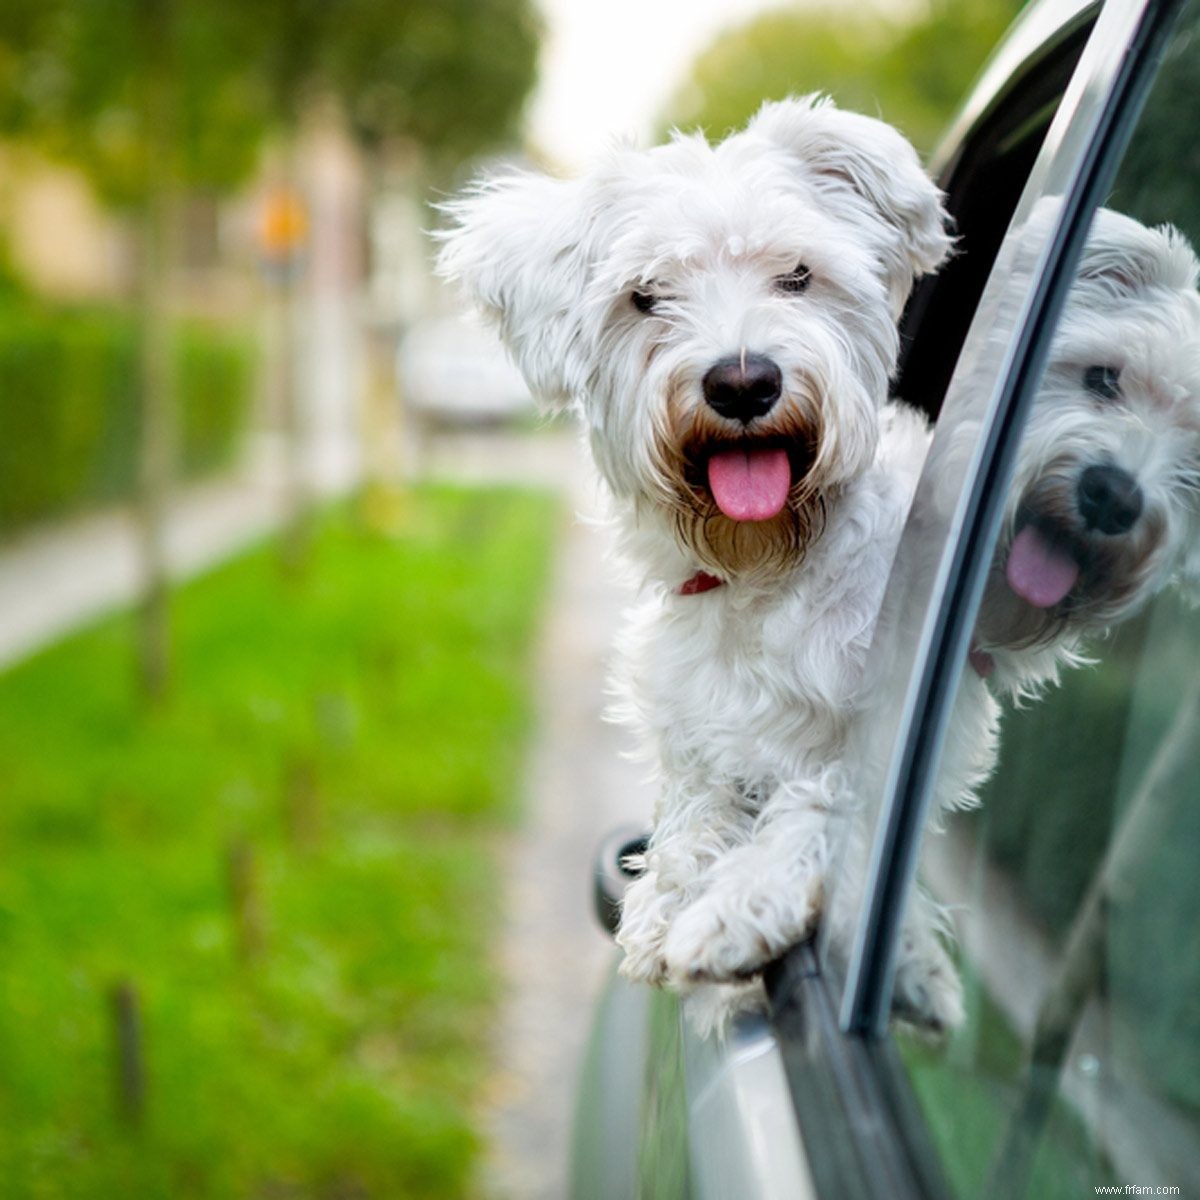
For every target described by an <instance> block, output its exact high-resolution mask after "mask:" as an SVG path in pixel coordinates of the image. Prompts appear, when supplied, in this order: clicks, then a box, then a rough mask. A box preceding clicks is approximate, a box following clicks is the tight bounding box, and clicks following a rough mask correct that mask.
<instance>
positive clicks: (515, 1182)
mask: <svg viewBox="0 0 1200 1200" xmlns="http://www.w3.org/2000/svg"><path fill="white" fill-rule="evenodd" d="M427 466H428V469H429V471H430V473H431V474H432V475H435V476H442V477H454V478H457V479H464V478H467V479H473V480H479V481H483V480H504V481H512V482H521V483H525V484H535V485H536V484H540V485H542V486H550V487H554V488H556V489H557V490H559V491H560V492H561V493H562V495H563V498H564V504H565V507H566V509H567V512H566V513H564V518H563V536H562V541H561V542H560V550H559V554H558V557H557V560H556V564H555V571H554V576H553V582H552V586H551V594H550V597H549V603H548V606H547V613H546V620H545V623H544V625H543V631H542V639H541V646H540V649H539V655H538V661H537V672H538V673H537V678H538V696H537V705H538V723H537V735H536V739H535V742H534V745H533V746H532V747H531V751H530V757H529V765H528V768H527V780H528V784H527V788H526V794H525V826H524V829H523V830H522V831H521V833H520V834H519V835H517V836H516V837H514V838H513V839H512V840H511V842H510V844H509V845H508V847H507V849H506V855H507V859H506V864H505V865H506V881H507V888H506V912H507V915H508V921H507V929H506V933H505V937H504V940H503V944H502V945H501V946H500V948H499V951H500V962H501V965H502V967H503V969H504V973H505V978H506V979H507V981H508V994H507V996H506V999H505V1001H504V1005H503V1009H502V1011H501V1013H500V1021H499V1025H498V1027H497V1030H496V1035H495V1041H494V1043H493V1046H494V1054H495V1059H494V1066H495V1071H494V1074H493V1077H492V1080H491V1086H490V1087H489V1089H488V1096H487V1101H486V1105H485V1111H484V1113H483V1119H484V1127H485V1132H486V1134H487V1136H488V1150H487V1154H486V1157H485V1160H484V1162H483V1164H482V1170H481V1179H480V1184H481V1189H482V1192H483V1194H484V1195H485V1196H487V1197H489V1198H491V1200H562V1197H564V1196H565V1195H567V1182H568V1178H567V1172H568V1158H569V1152H570V1135H571V1124H572V1120H573V1117H574V1107H575V1090H576V1086H577V1083H578V1072H579V1066H580V1063H581V1060H582V1057H583V1050H584V1045H585V1042H586V1040H587V1035H588V1031H589V1027H590V1024H591V1019H592V1014H593V1011H594V1008H595V1002H596V999H597V997H598V995H599V992H600V988H601V985H602V983H603V980H604V977H605V974H606V972H607V970H608V969H609V968H610V966H611V965H612V963H613V962H614V960H615V957H616V951H615V948H614V947H613V944H612V943H611V942H610V941H609V940H608V938H607V937H605V936H604V935H603V934H602V933H601V932H600V928H599V926H598V925H597V924H596V923H595V921H594V920H593V918H592V906H591V886H592V855H593V853H594V851H595V849H596V846H597V844H598V843H599V841H600V839H601V838H602V837H603V836H604V835H605V834H607V833H609V832H611V831H612V829H613V828H615V827H616V826H617V825H620V824H629V823H634V824H639V825H647V824H648V823H649V821H650V814H651V808H652V803H653V796H652V789H651V788H650V787H649V786H648V785H647V784H646V783H645V782H644V776H645V767H644V766H642V765H640V764H633V763H630V762H629V761H628V760H627V759H625V758H624V757H622V751H623V750H626V749H628V747H629V745H630V742H629V738H628V735H627V734H626V733H625V731H624V730H621V729H618V728H616V727H614V726H613V725H610V724H608V723H607V722H605V721H604V720H603V716H602V711H603V708H604V703H605V693H604V679H605V675H606V673H607V667H608V663H609V661H610V659H611V655H612V644H613V639H614V636H615V634H616V630H617V628H618V626H619V624H620V618H621V612H622V610H623V608H624V607H625V604H626V602H627V601H628V600H629V598H630V597H629V596H628V594H627V593H626V592H625V591H624V590H623V589H622V587H621V586H620V585H618V584H617V583H616V582H615V581H614V579H613V572H612V570H611V568H610V567H609V566H608V565H607V563H606V561H605V549H606V541H607V534H606V532H605V530H604V529H603V528H602V527H600V526H598V525H597V524H595V522H594V521H592V520H590V518H593V517H595V516H596V515H597V508H598V505H597V498H598V495H599V492H598V487H599V485H598V483H597V481H596V478H595V474H594V472H593V470H592V468H591V466H590V464H589V463H587V462H586V456H585V454H584V452H583V450H582V448H581V447H580V446H579V445H578V438H577V435H576V434H575V432H574V431H573V430H571V431H553V432H551V431H547V432H542V433H538V434H534V435H532V436H531V435H514V436H512V437H507V436H503V435H502V436H501V437H499V438H497V437H495V436H492V435H489V436H485V437H481V436H478V435H473V436H472V435H468V436H459V437H451V438H444V439H439V441H438V443H437V444H436V445H435V446H432V447H431V453H430V456H429V458H428V459H427ZM577 514H578V515H577Z"/></svg>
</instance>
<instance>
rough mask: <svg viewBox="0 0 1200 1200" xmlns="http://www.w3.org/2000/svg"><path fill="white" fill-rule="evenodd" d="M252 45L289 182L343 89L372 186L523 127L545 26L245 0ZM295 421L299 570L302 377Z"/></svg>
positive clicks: (289, 419) (291, 414)
mask: <svg viewBox="0 0 1200 1200" xmlns="http://www.w3.org/2000/svg"><path fill="white" fill-rule="evenodd" d="M238 12H239V19H240V20H241V21H242V22H243V24H244V30H245V35H246V40H247V44H251V45H254V46H255V47H256V49H255V51H254V54H253V57H254V58H255V60H256V64H257V69H256V73H257V75H258V78H260V79H261V80H263V81H264V83H265V86H266V89H267V96H268V101H269V105H270V111H271V116H272V119H273V121H274V123H275V125H276V127H277V129H278V131H279V134H280V140H281V164H282V175H283V181H282V182H283V188H284V190H285V191H286V192H288V193H290V194H292V195H299V194H300V188H299V183H298V180H297V177H296V155H295V141H296V137H297V135H298V133H299V130H300V127H301V123H302V121H303V119H304V116H305V113H306V112H307V111H308V110H309V108H310V106H311V105H312V104H313V103H314V102H315V101H317V100H320V99H321V98H324V97H332V98H333V99H334V100H335V101H336V102H337V103H338V105H339V106H340V108H341V110H342V111H343V113H344V114H345V116H346V117H347V119H348V122H349V125H350V128H351V130H352V131H353V133H354V134H355V136H356V139H357V141H358V143H359V145H360V146H361V148H362V149H363V151H364V152H365V155H366V163H367V169H368V186H369V187H371V188H378V187H379V186H380V185H381V181H382V179H383V178H384V176H385V174H386V164H387V163H388V161H389V159H393V158H395V157H397V156H398V157H400V158H402V159H404V160H405V161H406V162H409V163H411V162H412V160H413V159H414V158H416V159H419V160H422V161H423V162H424V163H426V164H427V165H429V166H432V167H433V169H435V170H437V169H439V168H444V166H445V165H446V164H447V163H449V162H454V161H457V160H460V159H462V158H464V157H468V156H470V155H473V154H476V153H479V152H480V151H482V150H484V149H486V148H488V147H490V146H493V145H495V144H496V143H498V142H502V141H503V140H504V139H506V138H508V137H511V136H513V135H515V132H516V128H517V123H518V120H519V117H520V114H521V111H522V108H523V106H524V101H525V98H526V96H527V95H528V93H529V91H530V89H531V87H532V85H533V82H534V79H535V76H536V67H537V51H538V45H539V40H540V35H541V27H540V23H539V21H538V18H537V14H536V10H535V9H534V7H533V5H532V3H531V0H340V2H339V3H337V4H331V3H329V2H328V0H243V2H242V3H241V4H240V5H239V6H238ZM293 295H294V279H293V278H292V277H291V276H285V277H284V278H283V279H282V280H281V291H280V295H279V303H278V306H277V309H278V311H277V320H278V323H279V325H280V340H281V341H282V342H283V343H284V344H285V345H287V344H289V343H290V342H291V341H292V340H293V339H294V338H295V336H296V334H295V330H296V314H295V305H294V300H293ZM282 395H283V401H284V408H285V423H286V424H287V426H288V428H289V429H290V430H291V431H292V433H293V437H292V438H290V439H289V441H290V442H291V444H292V454H291V455H290V458H291V460H292V466H291V469H290V470H289V475H290V478H291V485H290V491H291V493H292V499H291V504H290V505H289V508H290V515H289V520H288V526H287V529H286V531H285V536H284V539H283V555H284V565H285V567H286V568H287V569H289V570H290V571H291V572H293V573H294V572H296V571H297V570H299V569H300V568H301V567H302V565H303V563H304V561H305V559H306V557H307V545H308V542H309V537H310V518H309V508H310V505H309V503H308V500H307V497H306V495H305V493H304V484H303V473H302V470H301V468H300V456H299V453H298V450H299V446H298V437H299V434H300V418H299V414H298V412H297V411H296V396H295V389H294V387H292V386H290V385H289V383H288V382H287V381H285V383H284V386H283V388H282Z"/></svg>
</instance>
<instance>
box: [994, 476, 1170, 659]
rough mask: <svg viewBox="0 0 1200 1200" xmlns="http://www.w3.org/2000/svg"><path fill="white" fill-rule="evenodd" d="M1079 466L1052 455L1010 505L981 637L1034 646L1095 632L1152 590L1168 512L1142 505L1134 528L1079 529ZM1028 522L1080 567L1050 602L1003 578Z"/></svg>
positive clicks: (1163, 546)
mask: <svg viewBox="0 0 1200 1200" xmlns="http://www.w3.org/2000/svg"><path fill="white" fill-rule="evenodd" d="M1080 469H1081V467H1080V463H1079V461H1078V460H1077V459H1075V458H1072V457H1063V458H1059V459H1056V460H1055V461H1054V462H1053V463H1052V464H1051V465H1050V466H1048V467H1047V468H1046V469H1045V470H1044V471H1043V472H1042V473H1041V474H1040V475H1039V476H1038V478H1037V479H1036V480H1034V481H1033V482H1032V483H1031V484H1030V485H1029V487H1028V488H1027V490H1026V491H1024V492H1023V493H1022V495H1021V498H1020V500H1019V501H1018V502H1017V503H1016V504H1015V506H1014V508H1013V513H1012V515H1011V516H1010V518H1009V520H1008V522H1007V527H1006V529H1005V533H1004V538H1003V541H1002V543H1001V546H1000V548H999V551H998V552H997V554H996V555H995V557H994V559H993V562H992V566H991V568H990V572H989V578H988V585H987V593H986V594H987V597H988V601H987V603H986V604H985V605H984V606H983V608H982V610H981V612H980V619H979V625H978V630H977V638H978V639H979V640H980V641H981V642H983V643H985V644H987V645H990V646H1004V647H1006V648H1007V649H1009V650H1031V649H1037V648H1039V647H1045V646H1050V645H1052V644H1054V643H1056V642H1059V641H1061V640H1062V639H1063V638H1064V637H1065V636H1068V635H1081V634H1085V633H1087V632H1089V631H1091V632H1100V631H1102V630H1105V629H1107V628H1108V627H1109V626H1111V625H1114V624H1116V623H1118V622H1119V621H1122V620H1125V619H1126V618H1127V617H1129V616H1130V615H1132V614H1133V613H1134V612H1135V611H1136V610H1137V609H1138V607H1139V606H1140V604H1141V603H1142V602H1143V600H1144V599H1145V598H1147V597H1148V596H1149V595H1151V594H1152V593H1153V592H1154V590H1155V588H1156V584H1157V582H1158V581H1159V579H1160V577H1161V576H1162V573H1163V562H1164V558H1165V555H1166V550H1167V546H1168V544H1169V541H1170V531H1169V529H1168V521H1167V515H1166V513H1165V511H1163V510H1162V509H1151V510H1149V511H1147V512H1146V513H1145V514H1144V515H1143V516H1142V517H1141V519H1140V520H1139V521H1138V523H1137V526H1136V529H1134V530H1131V531H1130V532H1128V533H1126V534H1125V535H1123V536H1121V537H1117V538H1112V537H1105V536H1103V535H1097V534H1095V533H1091V534H1089V533H1088V532H1087V531H1085V530H1083V529H1082V527H1081V524H1080V520H1079V511H1078V507H1077V504H1076V501H1075V481H1076V479H1077V477H1078V475H1079V471H1080ZM1026 525H1033V526H1035V527H1036V528H1037V530H1038V532H1039V533H1040V534H1041V536H1042V537H1043V538H1044V539H1045V540H1047V541H1048V542H1051V543H1053V544H1054V545H1056V546H1057V547H1059V548H1060V549H1061V551H1062V552H1063V553H1064V554H1066V555H1069V556H1070V557H1071V558H1072V559H1073V560H1074V561H1075V563H1076V564H1077V565H1078V567H1079V579H1078V581H1077V583H1076V584H1075V586H1074V587H1072V588H1071V591H1070V592H1069V593H1068V595H1066V596H1065V597H1064V598H1063V599H1062V600H1061V601H1060V602H1059V603H1058V604H1055V605H1052V606H1050V607H1049V608H1036V607H1034V606H1033V605H1032V604H1029V603H1027V602H1026V601H1025V600H1023V599H1021V598H1020V597H1019V596H1017V595H1016V594H1014V592H1013V591H1012V589H1011V587H1010V586H1009V584H1008V581H1007V579H1006V578H1005V572H1006V565H1007V559H1008V553H1009V550H1010V548H1011V546H1012V542H1013V539H1014V537H1015V536H1016V534H1017V533H1018V532H1020V530H1021V529H1022V528H1024V527H1025V526H1026Z"/></svg>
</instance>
